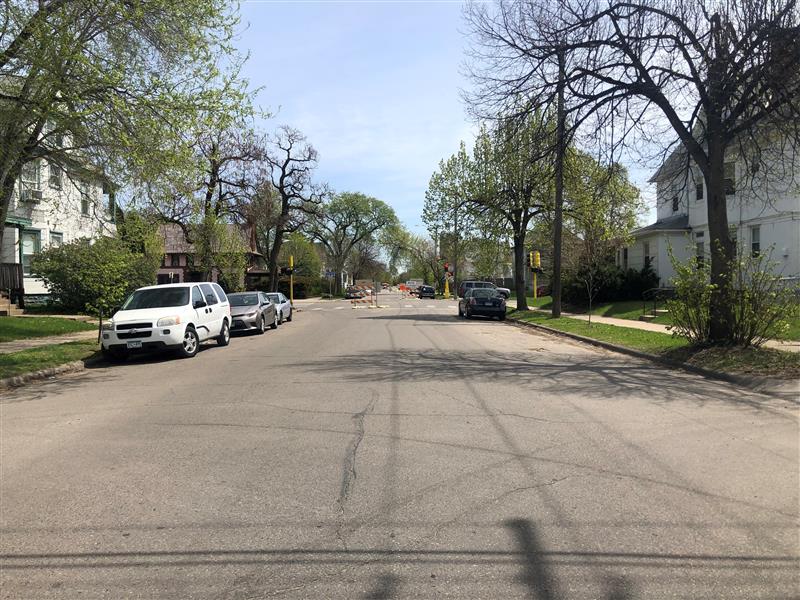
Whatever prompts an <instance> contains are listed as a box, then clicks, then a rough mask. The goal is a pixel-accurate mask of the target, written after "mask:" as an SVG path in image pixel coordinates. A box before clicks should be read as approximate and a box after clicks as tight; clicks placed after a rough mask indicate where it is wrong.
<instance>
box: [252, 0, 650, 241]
mask: <svg viewBox="0 0 800 600" xmlns="http://www.w3.org/2000/svg"><path fill="white" fill-rule="evenodd" d="M241 16H242V24H243V25H242V32H241V34H240V36H239V39H238V41H237V45H238V47H239V48H240V49H241V50H242V51H245V52H248V53H249V54H250V60H249V61H248V63H247V66H246V68H245V72H244V74H245V76H246V77H247V78H248V79H249V80H250V82H251V84H252V85H253V87H263V88H264V89H263V91H262V92H261V93H260V95H259V98H258V100H259V103H260V104H261V106H262V107H263V108H265V109H267V110H269V111H270V112H271V113H273V115H274V116H273V117H272V118H271V119H269V120H268V121H266V122H265V123H263V126H264V128H265V129H266V130H268V131H270V130H274V129H275V128H276V127H277V126H279V125H283V124H288V125H291V126H293V127H296V128H297V129H300V130H301V131H302V132H303V133H305V134H306V136H307V137H308V139H309V141H310V142H311V143H312V144H313V145H314V147H315V148H316V149H317V150H318V151H319V154H320V166H319V169H318V171H317V179H318V180H319V181H326V182H328V183H329V184H330V185H331V187H332V188H333V189H334V190H337V191H359V192H363V193H365V194H369V195H371V196H375V197H376V198H380V199H381V200H383V201H385V202H386V203H388V204H390V205H391V206H392V207H393V208H394V209H395V211H396V212H397V215H398V217H399V218H400V219H401V220H402V221H403V222H404V223H405V225H406V226H407V227H409V228H411V229H414V230H417V231H418V232H423V231H424V227H423V226H422V225H421V222H422V220H421V212H422V205H423V202H424V195H425V189H426V188H427V184H428V179H429V178H430V175H431V173H432V172H433V171H434V170H435V169H436V167H437V165H438V162H439V160H440V159H442V158H445V157H447V156H449V155H451V154H453V153H454V152H456V151H457V150H458V143H459V141H460V140H462V139H464V140H466V141H468V142H471V140H472V138H473V131H474V130H475V126H474V124H473V123H472V122H471V121H470V119H469V118H468V117H467V115H466V112H465V109H464V105H463V103H462V101H461V99H460V95H459V93H460V90H461V89H463V88H464V87H466V86H468V85H469V82H468V81H467V80H466V79H465V78H464V77H462V75H461V70H462V68H461V67H462V64H463V61H464V50H465V48H466V47H467V44H468V42H469V40H468V39H467V37H466V36H465V35H464V34H463V33H462V32H463V31H464V30H465V29H466V27H465V24H464V22H463V19H462V3H461V2H458V1H456V2H452V1H422V2H417V1H413V0H411V1H409V0H400V1H392V2H381V1H370V2H360V1H342V0H329V1H325V0H318V1H304V0H294V1H275V0H243V1H242V4H241ZM642 175H646V173H645V174H642ZM636 179H637V183H638V182H640V181H641V178H640V177H637V178H636Z"/></svg>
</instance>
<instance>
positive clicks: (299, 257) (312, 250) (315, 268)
mask: <svg viewBox="0 0 800 600" xmlns="http://www.w3.org/2000/svg"><path fill="white" fill-rule="evenodd" d="M289 256H293V257H294V271H295V274H297V275H303V276H306V277H310V278H311V279H313V280H318V279H319V278H320V273H321V272H322V258H321V257H320V253H319V251H318V250H317V247H316V246H315V245H314V242H312V241H311V240H309V239H308V238H307V237H306V236H305V235H303V234H302V233H301V232H299V231H295V232H292V233H290V234H289V235H288V236H287V238H286V241H285V242H284V243H283V246H282V247H281V254H280V258H279V261H278V262H280V264H282V265H287V266H288V264H289Z"/></svg>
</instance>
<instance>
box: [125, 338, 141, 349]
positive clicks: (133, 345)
mask: <svg viewBox="0 0 800 600" xmlns="http://www.w3.org/2000/svg"><path fill="white" fill-rule="evenodd" d="M141 347H142V342H140V341H139V340H136V341H134V342H128V348H130V349H132V348H141Z"/></svg>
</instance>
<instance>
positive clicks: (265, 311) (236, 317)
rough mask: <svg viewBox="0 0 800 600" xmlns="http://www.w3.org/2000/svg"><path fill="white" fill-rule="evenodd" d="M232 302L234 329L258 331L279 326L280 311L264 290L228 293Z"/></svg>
mask: <svg viewBox="0 0 800 600" xmlns="http://www.w3.org/2000/svg"><path fill="white" fill-rule="evenodd" d="M228 300H230V302H231V318H232V319H233V324H232V325H231V330H232V331H253V330H255V331H258V333H264V332H265V331H266V330H267V327H271V328H272V329H277V328H278V311H277V309H276V307H275V304H273V303H272V301H271V300H270V299H269V296H267V295H266V294H265V293H264V292H237V293H235V294H228Z"/></svg>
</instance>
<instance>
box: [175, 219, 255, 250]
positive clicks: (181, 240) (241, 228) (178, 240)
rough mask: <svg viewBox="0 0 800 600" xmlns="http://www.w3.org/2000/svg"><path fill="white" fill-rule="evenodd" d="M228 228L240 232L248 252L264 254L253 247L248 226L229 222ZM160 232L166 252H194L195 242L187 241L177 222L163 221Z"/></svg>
mask: <svg viewBox="0 0 800 600" xmlns="http://www.w3.org/2000/svg"><path fill="white" fill-rule="evenodd" d="M228 228H229V229H230V231H232V232H234V233H236V234H238V235H239V237H240V238H241V239H242V242H243V243H244V245H245V247H246V248H247V251H246V252H247V254H250V255H253V256H262V255H261V253H260V252H258V251H257V250H256V249H255V248H254V247H253V242H252V240H251V238H250V235H249V232H250V229H249V227H248V226H246V225H234V224H231V223H229V224H228ZM160 232H161V235H162V236H163V238H164V252H165V253H166V254H193V253H194V251H195V250H194V244H190V243H189V242H187V241H186V236H185V235H184V233H183V229H182V228H181V226H180V225H178V224H177V223H162V224H161V226H160Z"/></svg>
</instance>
